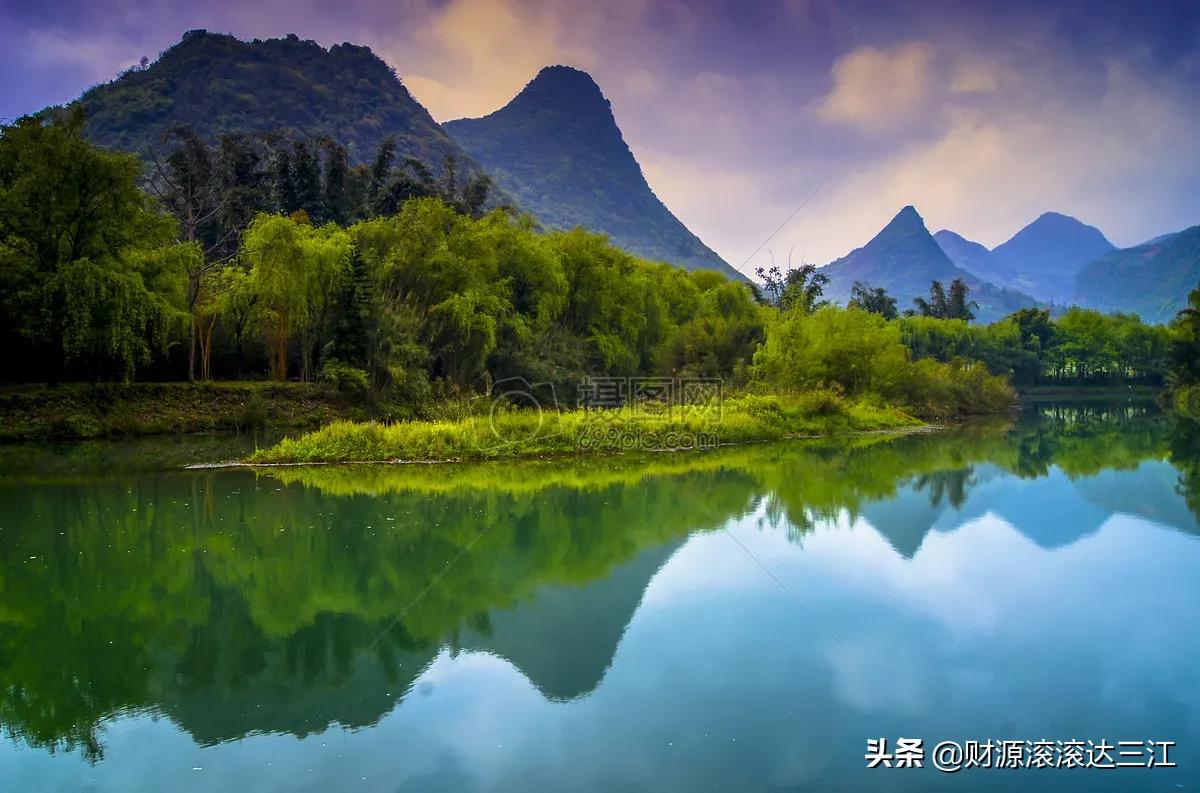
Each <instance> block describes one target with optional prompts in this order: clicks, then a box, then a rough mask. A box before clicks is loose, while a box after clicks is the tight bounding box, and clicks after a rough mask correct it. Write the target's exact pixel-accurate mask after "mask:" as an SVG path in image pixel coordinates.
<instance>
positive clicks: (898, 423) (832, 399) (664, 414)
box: [247, 391, 923, 464]
mask: <svg viewBox="0 0 1200 793" xmlns="http://www.w3.org/2000/svg"><path fill="white" fill-rule="evenodd" d="M922 424H923V422H922V421H921V420H920V419H917V418H915V417H914V416H912V415H910V414H909V413H906V412H905V411H903V410H900V409H899V408H895V407H890V406H882V405H877V404H871V403H868V402H865V401H851V400H846V399H844V398H842V397H839V396H838V395H836V394H833V393H831V392H828V391H810V392H801V393H791V394H766V395H759V394H750V395H742V396H736V397H732V398H727V399H725V400H724V401H723V402H722V403H721V404H720V405H719V406H710V407H706V408H703V409H700V408H696V407H690V408H688V407H678V406H675V407H665V406H659V405H638V406H632V407H626V408H621V409H613V410H591V411H588V410H582V409H580V410H566V411H554V412H549V411H547V412H543V411H537V410H507V411H498V412H494V413H490V414H488V415H482V416H467V417H462V418H458V419H453V420H446V421H408V422H403V423H396V424H382V423H379V422H352V421H336V422H333V423H332V424H329V425H328V426H324V427H322V428H320V429H318V430H315V431H313V432H309V433H306V434H304V435H301V436H299V437H295V438H285V439H283V440H281V441H280V442H279V443H277V444H276V445H274V446H271V447H269V448H265V449H259V450H258V451H256V452H255V453H253V454H252V455H250V457H249V458H247V462H248V463H251V464H303V463H346V462H389V461H405V462H430V461H445V460H495V459H522V458H526V459H527V458H540V457H567V456H582V455H607V454H617V453H625V452H631V451H686V450H693V449H707V448H716V447H718V446H726V445H732V444H740V443H749V442H756V441H772V440H782V439H785V438H792V437H802V436H818V435H833V434H842V433H850V432H867V431H882V430H902V429H912V428H915V427H920V426H922Z"/></svg>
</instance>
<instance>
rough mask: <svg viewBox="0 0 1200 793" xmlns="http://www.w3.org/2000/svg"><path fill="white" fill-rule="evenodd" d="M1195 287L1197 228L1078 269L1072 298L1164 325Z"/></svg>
mask: <svg viewBox="0 0 1200 793" xmlns="http://www.w3.org/2000/svg"><path fill="white" fill-rule="evenodd" d="M1197 285H1200V226H1193V227H1192V228H1190V229H1185V230H1184V231H1180V232H1178V233H1175V234H1166V235H1163V236H1161V237H1157V238H1156V239H1154V240H1151V241H1149V242H1146V243H1143V244H1141V245H1137V246H1135V247H1133V248H1124V249H1121V250H1114V251H1111V252H1109V253H1108V254H1106V255H1104V256H1101V257H1100V258H1098V259H1095V260H1093V261H1091V262H1089V263H1087V264H1086V265H1084V267H1083V268H1082V269H1081V270H1080V272H1079V274H1078V277H1077V281H1076V285H1075V294H1074V297H1075V300H1076V301H1077V302H1079V303H1081V304H1083V305H1086V306H1089V307H1092V308H1098V309H1100V310H1101V311H1109V312H1111V311H1125V312H1133V313H1135V314H1137V315H1138V316H1140V317H1141V318H1142V319H1143V320H1145V321H1146V322H1169V321H1170V320H1171V319H1172V318H1174V316H1175V314H1176V312H1178V311H1179V310H1180V309H1182V308H1184V307H1186V306H1187V296H1188V292H1189V291H1191V290H1192V289H1195V288H1196V286H1197Z"/></svg>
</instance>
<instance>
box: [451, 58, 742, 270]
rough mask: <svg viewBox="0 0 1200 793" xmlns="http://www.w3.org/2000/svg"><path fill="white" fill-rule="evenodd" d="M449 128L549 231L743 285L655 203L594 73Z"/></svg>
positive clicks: (566, 77) (541, 75) (551, 79)
mask: <svg viewBox="0 0 1200 793" xmlns="http://www.w3.org/2000/svg"><path fill="white" fill-rule="evenodd" d="M445 128H446V129H447V130H448V131H449V132H450V134H451V135H452V136H453V137H454V138H455V139H456V140H457V141H458V142H459V143H460V144H462V146H463V148H464V149H466V150H467V152H468V153H469V154H470V155H471V156H472V157H474V158H475V159H476V160H477V161H478V162H479V163H481V164H482V165H483V166H484V167H485V168H486V169H487V170H488V171H489V172H491V173H492V174H493V175H494V176H495V178H496V180H497V181H498V182H499V184H500V186H501V187H502V188H504V189H505V190H507V191H508V192H509V193H510V194H512V195H513V196H515V197H516V199H517V201H519V202H520V204H521V206H522V207H524V208H525V209H528V210H529V211H530V212H532V213H533V214H534V215H535V216H536V217H538V218H539V219H540V220H541V221H542V222H543V223H544V224H545V225H547V226H550V227H553V228H560V229H569V228H572V227H573V226H583V227H584V228H588V229H593V230H597V231H603V232H605V233H606V234H608V235H609V236H610V237H611V238H612V240H613V242H614V243H616V244H617V245H618V246H620V247H622V248H625V249H626V250H629V251H633V252H634V253H637V254H639V255H641V256H644V257H646V258H649V259H656V260H661V261H668V262H673V263H676V264H681V265H683V266H684V267H687V268H688V269H690V270H694V269H711V270H720V271H721V272H724V273H725V274H726V275H729V276H731V277H736V278H740V277H742V276H741V274H740V273H738V271H737V270H735V269H734V268H732V267H730V266H729V264H727V263H726V262H725V261H724V260H722V259H721V257H720V256H718V255H717V254H716V253H714V252H713V251H712V249H710V248H709V247H708V246H706V245H705V244H704V243H703V242H701V241H700V239H699V238H698V237H697V236H696V235H695V234H693V233H692V232H690V231H689V230H688V229H687V227H686V226H684V225H683V224H682V223H681V222H679V219H678V218H676V217H675V216H674V215H672V214H671V211H670V210H669V209H667V207H666V206H664V205H663V202H662V201H660V200H659V199H658V197H657V196H655V195H654V192H653V191H652V190H651V189H650V185H649V184H647V183H646V177H645V176H644V175H643V174H642V169H641V166H640V165H638V162H637V160H636V159H634V156H633V153H632V152H631V151H630V150H629V146H628V145H627V144H626V143H625V139H624V138H623V137H622V136H621V130H620V129H619V128H618V127H617V122H616V119H615V118H613V114H612V108H611V106H610V105H609V102H608V100H607V99H605V97H604V94H603V93H601V91H600V87H599V86H597V85H596V83H595V81H594V80H592V78H591V77H590V76H589V75H588V74H587V73H586V72H582V71H579V70H578V69H572V68H570V67H568V66H550V67H547V68H545V69H542V70H541V71H540V72H538V74H537V76H536V77H534V78H533V80H532V81H530V83H529V84H528V85H526V86H525V88H524V90H522V91H521V92H520V93H519V94H517V96H516V97H515V98H514V99H513V100H512V101H511V102H509V103H508V104H507V105H505V106H504V107H502V108H500V109H499V110H497V111H496V112H494V113H491V114H490V115H487V116H484V117H483V118H475V119H461V120H458V121H451V122H448V123H447V124H446V125H445Z"/></svg>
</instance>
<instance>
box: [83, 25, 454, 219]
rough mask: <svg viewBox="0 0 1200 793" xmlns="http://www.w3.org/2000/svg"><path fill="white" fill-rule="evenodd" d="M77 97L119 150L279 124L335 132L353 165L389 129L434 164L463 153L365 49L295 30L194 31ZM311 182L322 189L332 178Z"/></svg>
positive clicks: (316, 134)
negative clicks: (253, 36)
mask: <svg viewBox="0 0 1200 793" xmlns="http://www.w3.org/2000/svg"><path fill="white" fill-rule="evenodd" d="M78 104H79V105H80V106H81V107H82V108H83V109H84V110H85V111H86V113H87V116H88V125H87V132H88V136H89V137H90V138H91V139H92V140H94V141H96V142H98V143H100V144H102V145H105V146H108V147H112V148H117V149H121V150H124V151H133V152H139V153H141V152H147V151H151V150H154V149H155V148H156V147H158V146H159V145H160V142H161V140H162V137H163V135H164V133H167V132H169V131H170V130H171V129H173V128H176V127H188V128H190V129H192V130H195V132H196V133H197V134H198V135H199V136H200V137H201V138H203V139H205V140H215V139H218V138H219V137H220V136H221V135H223V134H226V133H233V132H238V133H240V132H271V133H273V132H278V131H284V132H289V133H292V134H294V135H295V136H296V137H298V138H308V139H312V140H320V139H325V138H334V139H336V140H337V141H338V142H340V143H341V144H342V145H343V146H344V147H345V153H346V157H347V161H348V163H350V164H352V165H354V164H361V163H367V162H370V161H371V158H373V157H374V156H375V153H376V151H377V150H378V149H379V146H380V144H381V143H382V142H383V141H384V140H385V139H386V138H388V137H389V135H390V136H392V137H393V145H394V148H395V150H396V151H397V152H398V154H399V155H400V156H401V157H415V158H418V159H420V160H422V161H424V162H429V163H435V164H438V165H439V166H440V165H441V163H442V162H444V160H445V158H446V156H447V155H453V156H455V157H457V158H459V159H460V161H463V162H465V161H466V156H465V155H464V153H463V151H462V149H461V148H460V147H459V146H458V145H457V144H455V142H454V141H453V140H452V139H451V138H450V137H449V136H448V135H446V133H445V132H444V131H442V129H441V128H440V127H439V126H438V124H437V123H436V122H435V121H434V120H433V119H432V118H431V117H430V116H429V113H428V112H427V111H426V110H425V108H423V107H422V106H421V105H420V104H418V103H417V102H416V101H415V100H414V99H413V98H412V96H411V95H410V94H409V92H408V90H407V89H406V88H405V87H404V85H403V84H402V83H401V82H400V80H399V79H398V78H397V77H396V75H395V73H394V72H393V71H392V69H391V68H390V67H388V65H387V64H386V63H384V62H383V61H382V60H380V59H379V58H378V57H376V56H375V55H374V54H373V53H372V52H371V50H370V49H368V48H367V47H360V46H355V45H353V44H339V45H336V46H333V47H330V48H329V49H324V48H322V47H321V46H320V45H318V44H317V43H315V42H313V41H307V40H301V39H299V38H297V37H296V36H294V35H292V36H287V37H286V38H278V39H263V40H257V41H251V42H246V41H239V40H238V39H236V38H234V37H233V36H229V35H223V34H219V33H210V32H208V31H204V30H196V31H190V32H188V33H186V34H184V36H183V38H182V40H181V41H179V42H178V43H177V44H175V45H173V46H172V47H170V48H168V49H167V50H166V51H165V52H164V53H163V54H162V56H161V57H160V58H158V60H156V61H155V62H154V63H152V64H150V65H149V66H148V68H146V69H141V70H131V71H129V72H126V73H124V74H122V75H121V76H120V77H119V78H118V79H116V80H114V81H112V82H110V83H106V84H104V85H99V86H96V87H95V88H93V89H91V90H90V91H87V92H86V93H85V94H84V95H83V96H82V97H81V98H80V100H79V103H78ZM310 154H311V153H310ZM304 178H305V179H308V178H309V177H304ZM335 182H336V180H335ZM308 185H309V187H310V188H311V189H312V190H314V191H315V193H316V194H317V195H318V196H320V195H322V194H325V193H326V187H327V186H328V183H327V182H320V181H318V182H315V183H314V182H311V181H310V182H309V183H308ZM333 193H334V194H336V193H338V190H337V189H336V188H335V189H334V190H333ZM311 197H312V196H311V195H310V198H311ZM321 200H322V202H323V201H324V199H323V198H321ZM292 209H293V208H288V209H287V210H286V211H288V212H291V211H292ZM330 219H332V217H331V218H330Z"/></svg>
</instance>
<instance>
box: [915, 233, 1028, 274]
mask: <svg viewBox="0 0 1200 793" xmlns="http://www.w3.org/2000/svg"><path fill="white" fill-rule="evenodd" d="M933 239H934V240H935V241H936V242H937V244H938V247H939V248H941V249H942V252H943V253H945V254H946V256H947V257H948V258H949V259H950V261H951V262H953V263H954V264H955V266H957V267H961V268H962V269H964V270H966V271H967V272H968V273H970V274H971V275H973V276H975V277H976V278H979V279H981V280H984V281H989V282H991V283H994V284H1005V283H1008V282H1009V281H1012V280H1013V279H1014V277H1015V276H1016V273H1014V272H1013V271H1011V270H1009V269H1008V268H1007V267H1005V266H1004V265H1002V264H1000V262H999V261H997V259H996V257H995V256H993V255H992V252H991V251H989V250H988V249H987V248H985V247H984V246H983V245H980V244H979V243H978V242H975V241H973V240H969V239H967V238H966V237H963V236H961V235H959V234H955V233H954V232H953V231H950V230H949V229H942V230H941V231H938V232H935V233H934V235H933Z"/></svg>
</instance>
